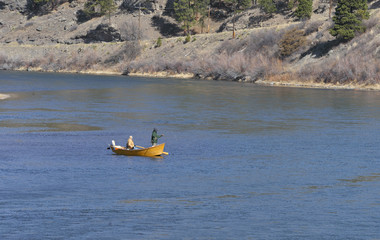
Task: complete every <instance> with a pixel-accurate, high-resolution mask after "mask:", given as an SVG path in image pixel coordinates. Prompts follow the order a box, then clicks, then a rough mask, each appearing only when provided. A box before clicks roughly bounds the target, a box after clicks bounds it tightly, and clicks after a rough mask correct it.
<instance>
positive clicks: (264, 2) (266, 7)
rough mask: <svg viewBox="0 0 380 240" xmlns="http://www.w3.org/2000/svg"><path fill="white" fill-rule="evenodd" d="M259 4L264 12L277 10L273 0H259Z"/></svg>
mask: <svg viewBox="0 0 380 240" xmlns="http://www.w3.org/2000/svg"><path fill="white" fill-rule="evenodd" d="M259 6H260V8H261V9H262V10H263V11H264V12H265V13H266V14H272V13H274V12H276V11H277V8H276V5H275V4H274V2H273V0H259Z"/></svg>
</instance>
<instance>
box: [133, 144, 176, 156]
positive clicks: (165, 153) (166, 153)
mask: <svg viewBox="0 0 380 240" xmlns="http://www.w3.org/2000/svg"><path fill="white" fill-rule="evenodd" d="M135 147H138V148H144V147H141V146H137V145H135ZM162 154H164V155H169V153H168V152H162Z"/></svg>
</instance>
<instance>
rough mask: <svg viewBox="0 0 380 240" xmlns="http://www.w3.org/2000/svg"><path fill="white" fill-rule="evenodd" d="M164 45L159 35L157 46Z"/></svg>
mask: <svg viewBox="0 0 380 240" xmlns="http://www.w3.org/2000/svg"><path fill="white" fill-rule="evenodd" d="M161 46H162V38H161V37H159V38H158V39H157V41H156V47H161Z"/></svg>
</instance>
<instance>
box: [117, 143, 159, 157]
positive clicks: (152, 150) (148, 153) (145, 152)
mask: <svg viewBox="0 0 380 240" xmlns="http://www.w3.org/2000/svg"><path fill="white" fill-rule="evenodd" d="M164 147H165V143H162V144H159V145H156V146H154V147H148V148H142V149H133V150H127V149H126V148H125V147H120V146H111V149H112V151H113V152H114V153H115V154H118V155H126V156H143V157H156V156H161V155H162V153H163V152H164Z"/></svg>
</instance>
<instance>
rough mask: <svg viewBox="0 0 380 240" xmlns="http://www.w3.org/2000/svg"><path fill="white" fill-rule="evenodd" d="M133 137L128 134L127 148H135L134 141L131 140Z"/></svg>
mask: <svg viewBox="0 0 380 240" xmlns="http://www.w3.org/2000/svg"><path fill="white" fill-rule="evenodd" d="M132 139H133V137H132V136H129V138H128V141H127V149H128V150H132V149H134V148H135V143H134V142H133V140H132Z"/></svg>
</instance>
